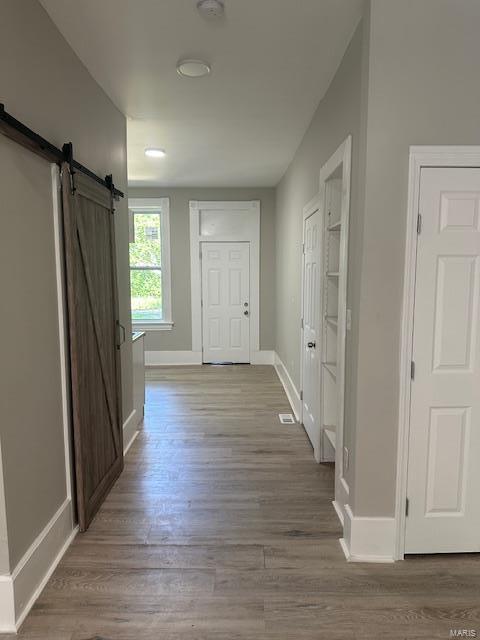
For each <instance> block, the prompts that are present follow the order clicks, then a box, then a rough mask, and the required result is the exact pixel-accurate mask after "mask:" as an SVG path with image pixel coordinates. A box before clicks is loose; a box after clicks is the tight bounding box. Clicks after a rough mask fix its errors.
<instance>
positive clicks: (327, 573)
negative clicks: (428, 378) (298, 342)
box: [19, 366, 480, 640]
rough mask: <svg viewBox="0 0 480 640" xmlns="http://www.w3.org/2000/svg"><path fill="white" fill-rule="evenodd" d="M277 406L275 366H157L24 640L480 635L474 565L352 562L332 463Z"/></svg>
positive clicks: (478, 578)
mask: <svg viewBox="0 0 480 640" xmlns="http://www.w3.org/2000/svg"><path fill="white" fill-rule="evenodd" d="M282 412H290V408H289V406H288V403H287V400H286V397H285V395H284V393H283V390H282V388H281V385H280V383H279V381H278V379H277V377H276V374H275V372H274V369H273V368H272V367H267V366H258V367H249V366H231V367H172V368H167V367H164V368H159V369H154V370H150V371H149V373H148V386H147V407H146V416H145V424H144V427H143V429H142V430H141V432H140V435H139V436H138V438H137V440H136V441H135V443H134V444H133V446H132V448H131V449H130V451H129V453H128V455H127V457H126V465H125V471H124V473H123V474H122V476H121V477H120V479H119V480H118V482H117V483H116V485H115V487H114V488H113V490H112V492H111V494H110V495H109V497H108V498H107V501H106V502H105V504H104V505H103V507H102V508H101V510H100V512H99V513H98V515H97V517H96V518H95V520H94V522H93V524H92V526H91V528H90V530H89V531H88V532H87V533H85V534H83V535H79V536H78V537H77V539H76V540H75V542H74V543H73V545H72V547H71V548H70V550H69V551H68V552H67V554H66V556H65V557H64V559H63V560H62V562H61V563H60V565H59V567H58V569H57V570H56V571H55V573H54V575H53V577H52V578H51V580H50V581H49V583H48V585H47V587H46V588H45V590H44V592H43V593H42V595H41V597H40V598H39V600H38V601H37V603H36V605H35V607H34V608H33V610H32V612H31V613H30V615H29V616H28V618H27V620H26V621H25V623H24V625H23V627H22V629H21V632H20V634H19V637H20V638H21V639H27V638H28V639H29V640H34V639H35V640H40V639H42V640H43V639H45V640H47V639H48V640H92V639H96V640H99V639H102V640H103V639H106V640H187V638H188V639H189V640H307V639H308V640H310V639H312V640H313V639H315V640H317V639H323V638H325V639H327V638H328V639H330V640H336V639H338V640H367V639H368V640H372V639H377V638H378V639H380V638H382V639H384V638H388V639H396V640H400V639H403V638H408V639H409V640H414V639H422V640H425V639H435V638H448V637H449V635H450V629H457V628H460V629H476V630H477V633H478V635H479V637H480V559H479V558H478V557H477V556H474V555H460V556H441V557H440V556H437V557H435V556H434V557H416V558H413V559H409V560H407V561H405V562H400V563H396V564H395V565H367V564H348V563H347V562H346V561H345V559H344V556H343V554H342V552H341V550H340V546H339V543H338V538H339V537H340V534H341V530H340V527H339V523H338V521H337V519H336V515H335V513H334V511H333V508H332V506H331V500H332V496H333V469H332V467H330V466H328V465H317V464H315V463H314V461H313V456H312V450H311V448H310V446H309V443H308V441H307V439H306V436H305V433H304V431H303V428H302V427H300V426H299V425H281V424H280V423H279V421H278V417H277V414H278V413H282ZM379 481H381V479H379Z"/></svg>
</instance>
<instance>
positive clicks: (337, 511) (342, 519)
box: [332, 500, 345, 527]
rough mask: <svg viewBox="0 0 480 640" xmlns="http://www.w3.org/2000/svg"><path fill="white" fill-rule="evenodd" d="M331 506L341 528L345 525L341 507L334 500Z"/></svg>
mask: <svg viewBox="0 0 480 640" xmlns="http://www.w3.org/2000/svg"><path fill="white" fill-rule="evenodd" d="M332 504H333V508H334V509H335V513H336V514H337V518H338V519H339V520H340V524H341V525H342V527H343V525H344V524H345V518H344V516H343V511H342V507H341V506H340V504H339V503H338V502H337V501H336V500H333V502H332Z"/></svg>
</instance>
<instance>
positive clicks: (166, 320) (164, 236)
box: [128, 198, 174, 331]
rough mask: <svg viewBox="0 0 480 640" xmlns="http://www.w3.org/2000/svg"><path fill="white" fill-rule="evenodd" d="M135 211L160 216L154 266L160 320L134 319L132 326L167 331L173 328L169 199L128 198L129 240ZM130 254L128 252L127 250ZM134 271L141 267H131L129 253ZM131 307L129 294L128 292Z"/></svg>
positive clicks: (130, 270) (144, 329)
mask: <svg viewBox="0 0 480 640" xmlns="http://www.w3.org/2000/svg"><path fill="white" fill-rule="evenodd" d="M136 213H157V214H158V215H159V217H160V241H161V255H162V260H161V264H160V265H159V266H158V267H156V268H157V269H160V271H161V275H162V320H134V319H133V318H132V327H133V328H134V329H137V330H141V331H168V330H170V329H172V328H173V326H174V323H173V320H172V283H171V273H172V272H171V260H170V256H171V250H170V199H169V198H129V200H128V217H129V241H130V242H132V238H133V236H134V232H135V224H134V223H135V214H136ZM129 254H130V252H129ZM154 268H155V267H146V268H145V269H144V270H145V271H147V270H151V269H154ZM132 270H135V271H142V267H132V266H131V265H130V255H129V261H128V271H129V274H130V273H131V272H132ZM130 308H131V294H130Z"/></svg>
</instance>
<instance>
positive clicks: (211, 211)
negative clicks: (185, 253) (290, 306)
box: [189, 200, 262, 364]
mask: <svg viewBox="0 0 480 640" xmlns="http://www.w3.org/2000/svg"><path fill="white" fill-rule="evenodd" d="M189 206H190V281H191V302H192V351H193V354H194V356H195V357H198V361H201V359H202V345H203V330H202V315H203V314H202V307H201V290H202V282H201V264H200V245H201V243H202V242H207V241H208V242H248V243H249V245H250V306H249V308H250V362H251V363H252V364H257V363H259V361H261V357H262V353H261V352H260V201H259V200H245V201H197V200H192V201H190V203H189Z"/></svg>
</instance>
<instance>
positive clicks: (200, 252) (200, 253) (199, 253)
mask: <svg viewBox="0 0 480 640" xmlns="http://www.w3.org/2000/svg"><path fill="white" fill-rule="evenodd" d="M198 256H199V258H200V260H201V259H202V250H201V249H200V251H199V252H198Z"/></svg>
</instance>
